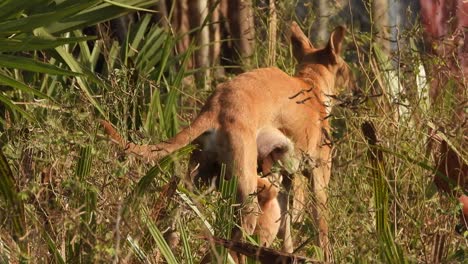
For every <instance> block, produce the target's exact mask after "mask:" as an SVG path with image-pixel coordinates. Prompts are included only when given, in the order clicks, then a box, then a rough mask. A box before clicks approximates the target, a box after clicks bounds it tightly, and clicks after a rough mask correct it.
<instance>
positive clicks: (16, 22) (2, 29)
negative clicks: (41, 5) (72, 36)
mask: <svg viewBox="0 0 468 264" xmlns="http://www.w3.org/2000/svg"><path fill="white" fill-rule="evenodd" d="M95 3H97V1H96V0H95V1H89V2H87V3H79V4H75V5H72V6H67V7H65V8H56V9H55V10H54V11H51V12H47V13H43V14H35V15H31V16H27V17H22V18H18V19H13V20H9V21H4V22H0V34H16V33H26V32H31V31H32V30H34V29H36V28H40V27H44V26H47V25H49V24H51V23H53V22H55V21H60V20H61V19H62V18H65V17H69V16H71V15H74V14H76V13H78V12H79V11H81V10H84V9H86V8H88V7H91V6H93V5H94V4H95Z"/></svg>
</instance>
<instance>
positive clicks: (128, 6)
mask: <svg viewBox="0 0 468 264" xmlns="http://www.w3.org/2000/svg"><path fill="white" fill-rule="evenodd" d="M104 2H106V3H109V4H111V5H115V6H120V7H123V8H126V9H129V10H136V11H144V12H149V13H156V11H154V10H150V9H146V8H141V7H136V6H131V5H126V4H124V3H120V2H116V1H111V0H104Z"/></svg>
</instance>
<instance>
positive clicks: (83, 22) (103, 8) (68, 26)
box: [46, 0, 157, 33]
mask: <svg viewBox="0 0 468 264" xmlns="http://www.w3.org/2000/svg"><path fill="white" fill-rule="evenodd" d="M116 2H117V1H116ZM118 2H119V3H122V2H124V1H118ZM156 3H157V0H127V1H125V5H129V6H133V7H149V6H152V5H154V4H156ZM131 11H132V10H129V9H126V8H123V7H120V6H116V5H111V4H109V3H102V4H99V5H97V6H95V7H93V8H89V9H87V10H83V11H82V12H80V13H78V14H76V15H73V16H70V17H68V18H64V19H62V20H61V21H57V22H55V23H52V24H51V25H49V26H47V27H46V31H47V32H49V33H62V32H68V31H71V30H74V29H78V28H83V27H86V26H91V25H95V24H98V23H101V22H104V21H107V20H111V19H114V18H117V17H120V16H122V15H125V14H127V13H129V12H131Z"/></svg>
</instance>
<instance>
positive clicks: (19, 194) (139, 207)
mask: <svg viewBox="0 0 468 264" xmlns="http://www.w3.org/2000/svg"><path fill="white" fill-rule="evenodd" d="M46 2H47V3H49V2H50V1H41V0H35V1H30V3H29V2H28V3H24V5H25V7H24V9H23V10H25V11H24V12H22V13H20V12H17V13H9V12H7V10H9V9H6V8H2V9H1V10H0V18H2V19H3V18H4V20H5V21H7V20H8V21H10V20H11V21H15V23H13V22H11V23H10V24H6V23H0V43H1V44H2V45H0V82H1V83H2V84H3V85H4V86H2V87H1V92H0V101H1V102H2V107H1V109H0V110H1V111H2V117H1V119H0V123H1V124H0V127H1V134H0V142H1V146H2V148H1V151H0V171H1V174H0V188H1V189H0V190H1V193H0V194H1V196H0V197H1V199H0V262H2V261H5V262H20V261H30V262H47V263H48V262H57V263H68V262H83V263H89V262H106V263H109V262H113V263H119V262H122V263H126V262H144V263H159V262H163V261H166V262H168V263H197V262H198V261H199V260H201V259H202V258H203V257H204V256H205V255H206V254H208V253H210V252H217V253H216V254H214V255H217V256H219V260H220V261H221V262H225V263H226V262H227V263H229V261H230V260H229V259H228V257H227V254H226V250H224V249H220V248H216V247H213V246H212V245H211V244H210V243H209V242H207V241H205V240H204V239H202V238H203V237H205V236H207V234H210V235H211V234H214V235H216V236H220V237H225V238H227V237H229V236H230V233H229V232H231V230H232V228H233V225H234V223H235V222H234V220H233V215H234V214H235V210H236V209H237V207H235V205H236V204H235V201H234V200H233V197H235V195H234V193H235V192H234V190H235V189H236V187H235V182H224V181H222V182H224V184H222V186H224V187H226V188H224V187H221V189H220V191H218V192H207V191H206V190H205V189H203V190H196V191H194V192H190V191H188V190H187V189H185V188H184V186H183V184H181V183H180V184H178V185H177V189H176V190H174V191H173V192H165V190H167V188H166V187H167V186H168V184H170V183H171V182H173V180H174V179H175V180H174V181H175V182H177V183H178V182H179V181H178V180H177V179H180V178H183V177H184V175H185V173H186V172H185V167H186V164H185V163H186V160H187V158H186V157H187V155H188V153H189V152H190V150H191V148H190V147H188V148H185V149H182V150H181V151H180V152H178V153H175V154H174V155H173V156H170V157H168V158H167V159H164V160H163V161H161V162H159V163H158V164H143V163H142V162H140V161H139V160H138V159H135V158H133V157H124V156H123V155H121V153H120V150H119V149H118V148H116V147H114V146H112V144H110V143H109V142H108V141H107V139H106V138H105V137H104V136H103V133H102V131H101V129H100V127H99V125H98V123H97V119H98V118H106V119H108V120H110V121H111V122H113V123H114V124H115V125H116V126H117V127H118V128H119V130H120V131H121V132H122V134H124V135H125V136H128V138H131V139H132V140H133V141H136V142H139V143H147V142H150V141H151V142H158V141H160V140H164V139H167V138H169V137H171V136H172V135H174V134H175V133H176V132H177V131H178V130H179V128H180V126H184V125H187V124H189V120H190V117H191V116H193V113H194V112H196V110H197V109H196V108H197V107H196V106H198V101H200V100H201V101H203V100H204V99H205V98H204V95H202V96H200V94H199V93H197V90H196V87H194V86H193V84H192V82H191V81H189V78H190V76H191V75H192V73H193V71H187V69H186V67H185V65H186V64H187V61H188V60H189V59H190V57H191V56H192V52H193V51H194V50H196V49H197V47H196V46H194V45H192V46H191V47H190V49H189V50H188V51H187V52H185V53H182V54H174V53H173V52H172V51H173V50H174V46H175V43H176V41H178V39H179V38H180V37H181V36H179V35H177V34H173V33H171V32H169V31H167V30H165V29H163V28H162V27H160V26H159V25H157V24H154V23H152V22H151V17H150V15H146V14H140V16H139V19H138V20H137V21H136V22H135V23H132V24H130V25H129V32H128V35H127V37H126V38H125V41H124V42H122V43H119V42H118V41H116V40H113V39H112V38H111V36H110V34H109V33H108V32H106V31H105V30H103V29H102V28H104V27H101V31H98V32H97V36H86V35H85V34H84V32H85V31H83V27H84V26H88V25H94V24H96V23H98V22H102V21H105V20H107V19H109V18H112V17H116V16H118V15H121V14H125V13H128V12H129V11H128V10H127V9H124V8H122V7H119V6H115V5H112V4H110V3H109V1H106V2H104V1H91V2H89V1H79V3H72V2H74V1H63V4H62V5H61V6H60V7H63V10H62V11H60V12H57V13H58V14H56V16H54V17H52V16H51V17H50V19H47V20H44V19H45V17H47V15H50V14H49V13H47V12H46V11H51V12H52V11H53V10H55V9H53V7H51V6H50V5H45V6H44V12H38V11H37V10H36V9H35V8H33V7H34V5H38V4H44V3H46ZM119 2H120V1H119ZM5 3H8V4H9V5H8V6H9V7H10V9H11V10H16V5H18V3H19V2H18V1H13V0H11V1H5ZM121 3H125V4H131V5H133V6H135V7H143V8H145V7H148V6H149V5H150V4H152V1H137V0H132V1H125V2H123V1H122V2H121ZM5 6H7V5H6V4H5ZM13 7H15V8H13ZM291 10H294V9H293V8H292V4H291V3H286V2H284V3H278V4H277V12H278V29H279V30H278V33H279V35H280V36H279V37H278V39H280V40H281V41H277V42H276V54H277V58H276V60H275V65H276V66H277V67H280V68H281V69H283V70H285V71H286V72H288V73H293V72H294V66H295V65H294V60H293V59H292V56H291V54H290V48H289V45H288V44H287V40H286V34H285V33H284V32H286V29H287V26H288V24H287V23H286V22H287V21H289V20H290V19H293V17H294V15H293V11H291ZM36 11H37V12H38V13H34V12H36ZM72 11H73V12H75V13H73V12H72ZM78 14H81V15H80V16H79V17H80V18H86V19H85V20H86V23H84V22H83V21H82V20H80V19H78V18H79V17H78ZM262 15H263V14H261V13H259V14H257V16H258V17H259V19H258V21H257V22H258V25H259V28H258V31H259V32H267V28H268V20H267V19H263V17H262ZM13 18H15V19H16V18H17V19H18V21H17V20H14V19H13ZM19 21H23V22H27V23H19ZM28 21H29V22H28ZM46 22H47V24H46ZM36 23H37V24H36ZM24 24H26V25H28V26H29V28H22V30H26V32H25V33H21V34H19V33H18V34H17V33H15V32H17V31H12V28H15V27H14V26H17V27H19V25H24ZM7 26H8V27H7ZM308 26H309V22H307V21H306V23H305V25H304V27H305V28H307V27H308ZM417 29H418V28H417V27H416V28H415V30H408V34H407V35H405V34H401V39H400V41H401V42H402V43H410V44H408V45H409V46H410V47H412V48H411V49H408V50H404V49H401V50H398V51H397V52H395V54H387V55H386V54H384V53H382V52H381V51H380V50H379V49H378V46H375V47H372V46H373V45H374V43H373V42H372V37H371V36H369V34H368V33H356V32H354V33H353V32H350V34H349V35H348V36H347V39H346V43H347V45H346V46H347V49H346V52H345V54H344V57H345V59H346V60H347V61H348V62H349V64H350V66H351V68H352V70H353V72H354V73H355V75H356V79H357V85H358V86H359V87H360V88H361V91H362V92H363V97H361V98H356V97H352V96H350V95H349V92H348V91H344V92H343V93H341V94H340V95H339V96H338V99H340V100H341V101H338V103H339V105H340V106H337V107H335V110H334V112H333V116H332V117H330V118H331V120H332V124H333V127H334V154H333V159H334V160H333V162H334V167H333V173H332V174H333V176H332V179H331V183H330V188H329V195H330V198H329V210H330V214H329V222H330V228H331V230H330V238H331V244H332V245H331V247H332V251H333V256H334V260H335V261H336V262H337V263H347V262H357V263H361V262H363V263H368V262H371V263H373V262H386V263H394V262H419V263H430V262H432V260H433V256H432V255H433V253H432V251H433V249H434V244H435V242H434V241H435V240H436V239H438V240H439V241H441V242H442V243H439V245H443V246H442V247H441V250H442V252H443V255H444V258H445V259H446V260H447V262H454V263H456V262H457V261H461V260H462V259H463V257H466V256H467V253H466V248H467V244H466V238H465V237H463V236H462V235H459V234H456V233H455V232H454V231H453V230H454V226H455V224H456V221H457V216H456V213H457V210H458V207H457V206H456V203H455V202H454V199H453V198H451V197H448V198H443V199H440V197H439V195H437V194H436V192H435V191H434V190H435V188H434V186H433V184H432V180H431V177H432V174H433V168H432V165H431V164H432V161H431V160H430V157H428V156H427V155H426V145H425V138H426V136H427V135H426V134H427V131H428V128H427V126H426V124H427V123H428V122H429V121H430V122H433V123H435V124H436V125H439V124H443V123H445V122H448V120H450V116H451V113H450V111H449V110H447V109H448V108H449V106H451V105H454V104H457V103H458V101H457V100H458V99H457V98H456V96H455V95H454V94H451V91H452V90H453V89H452V90H451V89H447V90H446V93H445V96H444V100H443V101H442V102H441V103H440V105H435V106H431V107H430V108H429V107H427V104H426V100H427V98H426V97H427V94H425V93H424V89H426V90H427V86H424V85H423V84H421V82H420V81H417V80H420V79H421V78H422V77H421V72H420V69H421V68H420V65H421V63H431V62H432V61H431V59H430V58H427V57H425V56H424V53H420V52H418V51H417V49H416V48H417V47H418V46H417V45H416V44H415V43H418V42H420V40H421V32H419V31H418V30H417ZM259 36H262V34H259ZM26 40H28V42H27V41H26ZM261 41H263V39H262V37H259V40H258V43H260V44H259V45H257V47H256V52H255V54H254V58H253V60H252V61H253V63H254V65H255V66H256V67H262V66H265V65H270V64H272V60H270V59H269V58H267V57H268V54H270V52H271V47H270V49H269V50H267V49H266V47H265V45H261V44H262V43H263V42H261ZM26 42H27V44H28V46H26V45H25V44H26ZM22 47H28V48H22ZM393 59H398V60H399V61H400V62H401V64H399V65H398V66H395V64H394V63H392V60H393ZM403 66H405V67H406V68H402V67H403ZM196 70H197V69H194V71H196ZM422 79H423V81H424V78H422ZM426 81H427V80H426ZM418 84H419V86H417V85H418ZM447 86H450V84H448V85H447ZM448 88H450V87H448ZM418 89H419V90H418ZM342 90H343V89H342ZM364 122H372V123H373V124H374V130H375V134H377V135H378V139H379V140H378V141H377V142H375V146H372V145H369V142H368V140H367V139H366V136H365V134H364V133H363V131H362V130H361V125H362V124H363V123H364ZM447 136H450V139H451V140H450V142H452V144H453V145H454V146H455V147H456V148H457V149H459V151H460V153H465V154H466V152H465V151H464V150H461V149H460V148H459V146H461V143H460V135H457V136H452V135H447ZM377 149H378V150H379V151H380V152H379V153H381V155H382V157H381V158H378V159H376V158H375V157H374V156H370V157H369V156H368V155H367V153H368V151H369V150H370V151H371V152H373V153H375V151H376V150H377ZM28 153H29V154H28ZM465 154H463V155H465ZM310 196H311V194H310ZM310 200H313V197H310ZM440 200H442V203H440ZM161 201H162V202H161ZM161 208H163V209H164V210H161ZM156 216H157V217H156ZM293 227H294V228H293V237H294V241H295V245H297V246H298V245H302V247H301V248H300V249H299V250H298V252H297V253H298V254H300V255H307V256H312V257H317V258H319V253H318V252H317V250H316V248H315V247H314V245H313V244H312V243H311V242H310V241H313V238H315V236H316V235H317V232H316V229H315V228H314V227H313V220H312V217H311V216H307V215H306V216H305V217H304V219H303V221H301V222H299V223H294V224H293ZM174 229H175V230H176V234H177V233H179V234H180V240H181V242H180V244H179V245H178V246H176V247H172V246H171V243H169V242H166V240H165V239H163V238H165V237H168V236H169V235H171V234H172V233H173V230H174ZM273 246H274V247H276V248H278V247H279V243H278V242H277V243H275V244H274V245H273Z"/></svg>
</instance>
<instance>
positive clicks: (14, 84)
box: [0, 73, 54, 102]
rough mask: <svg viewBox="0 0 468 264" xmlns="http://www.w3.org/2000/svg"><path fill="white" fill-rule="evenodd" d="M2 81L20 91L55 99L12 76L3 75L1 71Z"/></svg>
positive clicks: (0, 78)
mask: <svg viewBox="0 0 468 264" xmlns="http://www.w3.org/2000/svg"><path fill="white" fill-rule="evenodd" d="M0 83H1V84H4V85H7V86H10V87H13V88H15V89H18V90H20V91H23V92H25V93H29V94H34V95H36V96H38V97H40V98H44V99H48V100H50V101H52V102H54V100H53V99H52V98H50V97H49V96H47V95H46V94H44V93H42V92H41V91H39V90H36V89H34V88H31V87H29V86H27V85H26V84H24V83H22V82H19V81H17V80H15V79H12V78H11V77H9V76H6V75H3V74H1V73H0Z"/></svg>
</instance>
